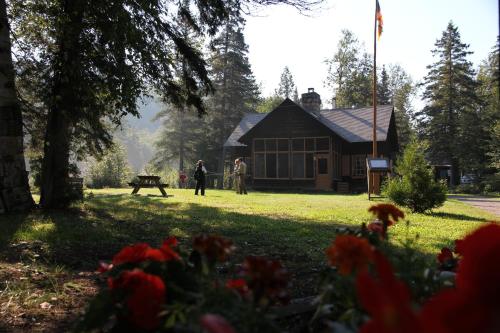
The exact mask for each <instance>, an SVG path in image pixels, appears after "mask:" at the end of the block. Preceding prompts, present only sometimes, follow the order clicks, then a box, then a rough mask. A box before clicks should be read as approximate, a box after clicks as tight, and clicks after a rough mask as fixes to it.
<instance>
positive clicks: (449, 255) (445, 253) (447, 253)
mask: <svg viewBox="0 0 500 333" xmlns="http://www.w3.org/2000/svg"><path fill="white" fill-rule="evenodd" d="M452 259H453V252H451V250H450V249H449V248H447V247H443V248H442V249H441V253H439V254H438V255H437V260H438V261H439V262H440V263H441V264H444V263H445V262H446V261H448V260H452Z"/></svg>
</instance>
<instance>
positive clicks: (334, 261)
mask: <svg viewBox="0 0 500 333" xmlns="http://www.w3.org/2000/svg"><path fill="white" fill-rule="evenodd" d="M326 255H327V256H328V259H329V261H330V265H332V266H336V267H337V268H338V270H339V272H340V274H342V275H349V274H351V273H352V272H353V271H360V270H364V269H366V268H367V266H368V264H369V263H370V262H372V261H373V247H372V246H371V245H370V243H369V242H368V241H367V240H366V239H364V238H359V237H356V236H351V235H339V236H337V237H335V241H334V242H333V243H332V245H331V246H330V247H329V248H327V249H326Z"/></svg>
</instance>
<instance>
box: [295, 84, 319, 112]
mask: <svg viewBox="0 0 500 333" xmlns="http://www.w3.org/2000/svg"><path fill="white" fill-rule="evenodd" d="M300 104H302V107H303V108H304V109H306V110H309V111H319V110H320V108H321V97H320V96H319V94H318V93H317V92H314V88H309V89H307V92H306V93H305V94H302V97H301V98H300Z"/></svg>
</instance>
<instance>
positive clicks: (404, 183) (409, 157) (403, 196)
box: [383, 142, 447, 213]
mask: <svg viewBox="0 0 500 333" xmlns="http://www.w3.org/2000/svg"><path fill="white" fill-rule="evenodd" d="M395 170H396V174H397V176H396V177H394V178H390V179H389V180H388V181H387V183H386V184H385V185H384V187H383V193H384V195H386V196H387V197H388V198H389V199H390V200H391V201H393V202H394V203H396V204H397V205H400V206H404V207H408V208H410V209H411V211H412V212H417V213H423V212H426V211H429V210H431V209H433V208H437V207H440V206H442V205H443V203H444V202H445V200H446V191H447V189H446V185H444V183H439V182H436V181H435V180H434V174H433V172H432V168H431V167H430V166H429V164H428V162H427V161H426V160H425V157H424V147H423V146H422V145H421V144H419V143H418V142H412V143H410V144H408V145H407V147H406V149H405V150H404V152H403V156H402V157H401V158H400V159H398V161H397V162H396V167H395Z"/></svg>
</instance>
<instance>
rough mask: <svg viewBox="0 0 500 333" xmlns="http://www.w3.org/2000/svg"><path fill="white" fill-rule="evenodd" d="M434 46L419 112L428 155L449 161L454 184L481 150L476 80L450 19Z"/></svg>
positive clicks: (455, 28)
mask: <svg viewBox="0 0 500 333" xmlns="http://www.w3.org/2000/svg"><path fill="white" fill-rule="evenodd" d="M435 46H436V48H435V49H434V50H433V51H432V53H433V55H434V56H435V57H437V61H436V62H435V63H434V64H432V65H429V66H427V68H428V70H429V72H428V74H427V76H426V77H425V78H424V83H423V85H424V86H425V90H424V93H423V98H424V100H425V101H426V105H425V107H424V109H423V110H422V111H421V112H420V113H419V116H420V120H421V124H422V126H423V133H425V134H424V135H425V137H426V138H427V139H429V142H430V146H429V153H430V157H431V159H432V160H435V161H441V163H442V161H448V162H449V163H451V172H452V175H451V181H452V184H454V185H456V184H458V183H459V179H460V174H459V170H460V168H462V169H464V170H466V169H470V168H473V169H474V168H476V167H477V162H478V159H480V158H481V157H480V155H483V154H484V152H483V151H481V147H482V143H481V140H482V139H483V135H482V131H481V130H480V128H478V126H479V124H478V117H479V114H478V103H479V99H478V97H477V95H476V87H477V84H476V81H475V80H474V76H475V73H474V70H473V68H472V64H471V63H470V62H469V61H468V60H467V56H468V55H469V54H471V53H472V52H470V51H468V45H467V44H464V43H462V42H461V40H460V33H459V32H458V29H457V27H455V26H454V25H453V23H452V22H450V23H449V24H448V27H447V28H446V30H445V31H444V32H443V35H442V37H441V38H440V39H439V40H437V42H436V44H435ZM465 147H468V148H469V149H465ZM474 171H475V170H474Z"/></svg>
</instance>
